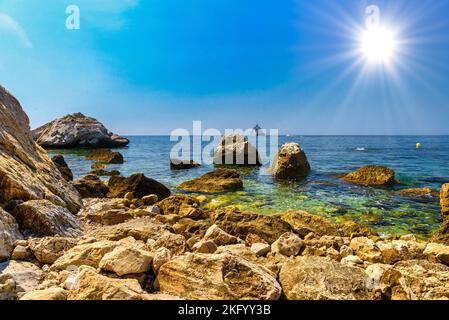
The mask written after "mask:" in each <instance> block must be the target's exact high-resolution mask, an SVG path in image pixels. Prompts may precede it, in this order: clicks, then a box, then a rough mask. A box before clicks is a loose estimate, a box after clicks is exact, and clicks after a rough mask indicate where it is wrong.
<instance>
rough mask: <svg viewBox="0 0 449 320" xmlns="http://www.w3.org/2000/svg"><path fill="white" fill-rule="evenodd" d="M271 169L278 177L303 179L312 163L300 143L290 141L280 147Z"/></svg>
mask: <svg viewBox="0 0 449 320" xmlns="http://www.w3.org/2000/svg"><path fill="white" fill-rule="evenodd" d="M270 171H271V172H272V174H273V176H274V177H275V178H276V179H283V180H301V179H304V178H305V177H307V175H308V174H309V171H310V164H309V161H308V160H307V156H306V154H305V152H304V151H303V150H302V149H301V147H300V146H299V144H297V143H294V142H289V143H286V144H284V145H283V146H282V147H281V148H280V149H279V151H278V153H277V154H276V156H275V158H274V160H273V166H272V168H271V170H270Z"/></svg>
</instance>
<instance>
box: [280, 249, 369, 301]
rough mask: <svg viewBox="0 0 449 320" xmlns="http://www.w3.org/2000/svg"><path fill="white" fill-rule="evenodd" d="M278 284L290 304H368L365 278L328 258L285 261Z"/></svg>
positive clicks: (299, 258) (354, 269)
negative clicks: (334, 301) (304, 302)
mask: <svg viewBox="0 0 449 320" xmlns="http://www.w3.org/2000/svg"><path fill="white" fill-rule="evenodd" d="M279 280H280V283H281V285H282V289H283V292H284V294H285V296H286V298H287V299H289V300H367V299H370V294H369V291H368V289H367V288H366V280H367V277H366V275H365V273H364V272H363V271H362V270H361V269H359V268H356V267H350V266H344V265H342V264H341V263H339V262H336V261H333V260H332V259H330V258H323V257H296V258H295V259H293V260H288V261H286V262H285V263H284V264H283V265H282V268H281V271H280V274H279Z"/></svg>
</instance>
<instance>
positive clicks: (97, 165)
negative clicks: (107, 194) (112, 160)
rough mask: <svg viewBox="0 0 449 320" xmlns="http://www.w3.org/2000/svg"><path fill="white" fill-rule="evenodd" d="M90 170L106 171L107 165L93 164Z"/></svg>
mask: <svg viewBox="0 0 449 320" xmlns="http://www.w3.org/2000/svg"><path fill="white" fill-rule="evenodd" d="M90 168H91V169H92V170H101V169H105V168H106V164H105V163H101V162H95V163H92V164H91V166H90Z"/></svg>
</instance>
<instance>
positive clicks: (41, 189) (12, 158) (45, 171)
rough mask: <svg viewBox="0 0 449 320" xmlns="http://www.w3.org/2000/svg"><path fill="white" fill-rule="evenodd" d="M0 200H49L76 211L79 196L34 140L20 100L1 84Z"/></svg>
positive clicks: (78, 207)
mask: <svg viewBox="0 0 449 320" xmlns="http://www.w3.org/2000/svg"><path fill="white" fill-rule="evenodd" d="M0 190H1V192H0V203H8V202H11V201H16V200H22V201H27V200H40V199H48V200H50V201H51V202H53V203H54V204H56V205H60V206H65V207H66V208H68V209H69V210H70V211H71V212H73V213H75V212H78V210H79V209H80V208H81V206H82V203H81V197H80V195H79V194H78V192H77V191H76V190H75V188H74V187H73V186H72V185H71V184H70V183H68V182H67V181H66V180H65V179H63V177H62V175H61V173H60V172H59V170H58V169H57V167H56V165H55V164H54V163H53V162H52V161H51V160H50V158H49V157H48V155H47V153H46V152H45V150H43V149H42V148H41V147H39V146H38V145H37V144H36V143H35V142H34V141H33V137H32V135H31V131H30V129H29V120H28V117H27V115H26V114H25V113H24V112H23V110H22V107H21V106H20V104H19V102H18V101H17V100H16V99H15V98H14V97H13V96H12V95H11V94H10V93H9V92H7V91H6V90H5V89H4V88H3V87H1V86H0Z"/></svg>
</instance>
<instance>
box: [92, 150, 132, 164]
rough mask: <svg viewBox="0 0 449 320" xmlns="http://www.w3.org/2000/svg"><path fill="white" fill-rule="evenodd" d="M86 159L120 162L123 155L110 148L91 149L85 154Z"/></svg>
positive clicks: (122, 160)
mask: <svg viewBox="0 0 449 320" xmlns="http://www.w3.org/2000/svg"><path fill="white" fill-rule="evenodd" d="M86 160H92V161H97V162H99V163H105V164H122V163H123V162H125V161H124V159H123V155H122V154H121V153H120V152H118V151H112V150H111V149H97V150H92V151H90V152H89V153H88V154H86Z"/></svg>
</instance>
